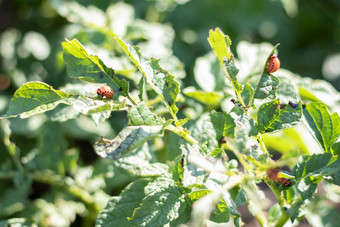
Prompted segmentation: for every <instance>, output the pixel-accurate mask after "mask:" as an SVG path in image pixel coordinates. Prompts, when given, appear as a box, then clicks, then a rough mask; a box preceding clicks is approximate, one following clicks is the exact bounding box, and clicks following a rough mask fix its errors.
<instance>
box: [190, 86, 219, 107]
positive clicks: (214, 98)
mask: <svg viewBox="0 0 340 227" xmlns="http://www.w3.org/2000/svg"><path fill="white" fill-rule="evenodd" d="M183 93H184V94H185V95H186V96H188V97H190V98H193V99H196V100H197V101H199V102H201V103H203V104H206V105H211V106H218V105H220V104H221V103H220V101H221V99H222V98H223V95H222V94H221V93H218V92H214V91H212V92H204V91H200V90H195V89H194V88H192V87H188V88H186V89H184V90H183Z"/></svg>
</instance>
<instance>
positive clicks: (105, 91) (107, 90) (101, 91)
mask: <svg viewBox="0 0 340 227" xmlns="http://www.w3.org/2000/svg"><path fill="white" fill-rule="evenodd" d="M97 94H98V95H101V96H102V97H106V98H107V99H112V97H113V94H114V92H113V89H112V88H111V87H110V86H107V85H104V86H101V87H100V88H98V89H97Z"/></svg>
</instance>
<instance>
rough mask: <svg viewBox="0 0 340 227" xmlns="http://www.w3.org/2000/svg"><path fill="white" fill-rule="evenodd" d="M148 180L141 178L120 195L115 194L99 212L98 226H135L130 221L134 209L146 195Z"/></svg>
mask: <svg viewBox="0 0 340 227" xmlns="http://www.w3.org/2000/svg"><path fill="white" fill-rule="evenodd" d="M148 182H149V181H148V180H146V179H140V180H136V181H134V182H132V183H131V184H129V185H128V186H127V187H126V188H125V189H124V190H123V191H122V192H121V193H120V195H119V196H113V197H112V198H111V199H110V201H109V202H108V203H107V204H106V207H105V208H104V209H103V210H101V211H100V212H99V214H98V217H97V221H96V226H101V227H104V226H108V227H109V226H122V225H124V226H127V227H129V226H135V225H134V224H132V223H131V222H130V221H128V217H130V216H131V215H132V213H133V210H134V209H135V208H137V207H138V206H139V204H140V202H141V201H142V200H143V198H144V197H145V192H144V188H145V186H146V185H147V184H148Z"/></svg>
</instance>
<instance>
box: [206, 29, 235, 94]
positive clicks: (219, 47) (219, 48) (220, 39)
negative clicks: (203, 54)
mask: <svg viewBox="0 0 340 227" xmlns="http://www.w3.org/2000/svg"><path fill="white" fill-rule="evenodd" d="M208 42H209V44H210V46H211V48H212V49H213V51H214V52H215V54H216V56H217V59H218V61H219V62H220V64H221V66H222V68H223V69H224V72H225V73H226V75H227V78H228V80H229V81H230V83H231V84H232V85H233V88H234V90H235V92H237V93H239V92H241V90H242V86H241V85H240V84H239V83H238V82H237V77H236V75H237V73H238V71H239V70H238V68H237V67H236V66H235V62H234V55H233V54H232V52H231V50H230V45H231V40H230V38H229V37H228V36H227V35H225V34H224V33H223V32H222V31H221V30H220V29H219V28H216V29H215V30H210V31H209V38H208Z"/></svg>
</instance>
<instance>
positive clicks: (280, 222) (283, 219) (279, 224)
mask: <svg viewBox="0 0 340 227" xmlns="http://www.w3.org/2000/svg"><path fill="white" fill-rule="evenodd" d="M288 220H289V216H288V214H287V213H286V212H285V211H284V210H283V209H282V208H281V216H280V218H279V219H278V220H277V222H276V223H275V227H282V226H283V225H284V224H286V222H287V221H288Z"/></svg>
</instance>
